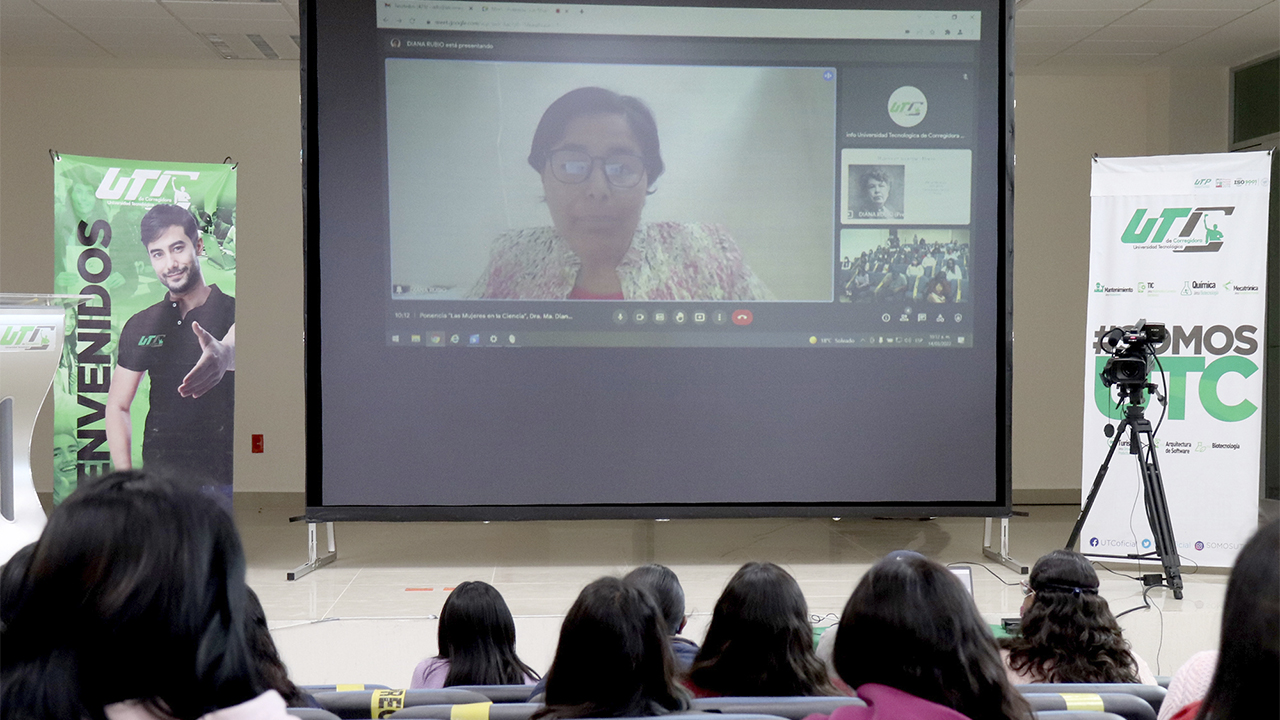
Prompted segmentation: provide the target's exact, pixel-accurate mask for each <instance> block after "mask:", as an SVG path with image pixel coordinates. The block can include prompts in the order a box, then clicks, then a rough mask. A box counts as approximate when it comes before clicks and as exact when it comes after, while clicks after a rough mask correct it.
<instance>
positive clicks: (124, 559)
mask: <svg viewBox="0 0 1280 720" xmlns="http://www.w3.org/2000/svg"><path fill="white" fill-rule="evenodd" d="M8 574H9V568H8V567H6V568H5V575H6V576H8ZM244 577H245V560H244V553H243V551H242V549H241V545H240V538H239V536H238V535H237V534H236V530H235V527H234V526H233V525H232V521H231V516H230V515H229V514H228V513H226V512H225V511H224V510H222V509H221V508H220V507H219V506H218V504H217V503H216V502H215V501H214V500H213V499H212V498H211V497H209V496H207V495H204V494H202V493H200V492H198V491H196V490H194V489H188V488H185V487H180V486H178V485H176V484H173V483H170V482H167V481H164V480H161V479H158V478H155V477H152V476H148V475H146V474H143V473H140V472H117V473H113V474H111V475H108V476H106V477H103V478H101V479H99V480H97V481H95V482H94V483H92V484H90V485H88V486H86V487H81V488H80V489H78V490H77V491H76V492H75V493H73V494H72V495H71V496H70V497H69V498H68V499H67V501H66V502H64V503H62V504H61V505H59V506H58V507H57V508H55V509H54V511H53V513H52V514H51V515H50V517H49V524H48V525H47V526H46V527H45V529H44V532H43V533H42V534H41V536H40V539H39V540H38V541H37V542H36V543H35V547H34V549H33V551H32V553H31V556H30V560H29V562H28V563H27V566H26V571H25V577H24V580H23V582H22V583H20V585H19V591H18V597H11V596H10V589H9V588H6V590H5V598H4V601H5V606H6V607H5V609H4V616H5V623H4V631H3V643H4V654H3V657H2V658H0V685H2V686H3V687H2V689H0V703H3V706H4V708H5V715H6V717H11V718H23V719H25V718H51V719H52V718H96V719H101V718H104V717H105V718H110V719H111V720H132V719H134V718H138V719H159V718H182V719H183V720H189V719H190V720H194V718H199V717H201V716H203V715H206V714H209V713H212V712H214V711H219V710H220V711H221V712H220V713H219V714H218V717H219V718H228V719H233V718H235V719H238V718H279V719H280V720H287V718H289V715H288V713H287V712H286V710H285V701H284V700H283V699H282V698H281V697H280V694H279V693H278V692H276V691H275V690H274V689H271V687H270V685H269V684H268V683H267V682H266V681H264V679H263V677H262V672H261V669H260V668H259V667H258V666H257V664H256V662H255V659H254V650H253V647H252V646H251V644H250V641H249V638H248V637H247V626H248V622H247V614H248V612H249V600H248V594H247V588H246V585H245V580H244ZM6 579H7V578H6ZM11 603H12V604H11Z"/></svg>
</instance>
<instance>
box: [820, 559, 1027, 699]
mask: <svg viewBox="0 0 1280 720" xmlns="http://www.w3.org/2000/svg"><path fill="white" fill-rule="evenodd" d="M839 627H840V629H839V634H837V635H836V646H835V651H834V653H833V655H832V660H833V664H834V665H835V668H836V672H837V673H838V674H839V675H840V678H841V679H842V680H844V681H845V682H846V683H848V684H849V685H850V687H853V688H855V689H856V688H857V687H858V686H860V685H865V684H866V683H878V684H881V685H887V686H889V687H892V688H896V689H898V690H901V691H903V692H906V693H910V694H911V695H914V696H916V697H918V698H923V699H925V700H929V701H931V702H935V703H938V704H939V705H945V706H947V707H949V708H952V709H954V710H956V711H957V712H960V713H962V714H964V715H966V716H968V717H971V718H984V720H993V719H995V718H1003V719H1004V720H1031V717H1032V715H1031V708H1030V707H1029V706H1028V705H1027V701H1026V700H1024V699H1023V698H1022V696H1021V695H1020V694H1019V693H1018V691H1017V690H1016V689H1015V688H1014V687H1013V686H1012V685H1011V684H1010V683H1009V678H1008V676H1007V675H1006V674H1005V669H1004V664H1003V663H1002V662H1001V661H1000V653H999V650H998V649H997V648H996V643H995V639H994V638H993V637H992V636H991V630H990V629H989V628H988V627H987V626H986V624H985V623H984V622H983V621H982V616H981V615H979V614H978V608H977V606H975V605H974V604H973V599H972V598H971V597H969V594H968V592H966V591H965V589H964V586H962V585H961V584H960V581H959V580H958V579H956V576H955V575H953V574H952V573H951V571H950V570H947V569H946V568H945V567H943V566H941V565H939V564H938V563H935V562H933V561H931V560H927V559H925V558H923V557H911V556H898V557H889V558H885V559H884V560H881V561H880V562H878V563H876V564H875V565H873V566H872V567H871V569H870V570H869V571H867V574H866V575H864V576H862V580H861V581H860V582H859V583H858V586H857V587H856V588H855V589H854V591H853V595H852V596H850V597H849V602H848V604H846V605H845V606H844V614H843V615H842V616H841V618H840V626H839Z"/></svg>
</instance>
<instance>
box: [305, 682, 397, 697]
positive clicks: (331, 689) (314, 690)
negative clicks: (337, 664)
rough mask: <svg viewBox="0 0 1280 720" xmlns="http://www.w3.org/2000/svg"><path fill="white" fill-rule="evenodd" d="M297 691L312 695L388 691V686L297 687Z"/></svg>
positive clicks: (364, 684) (357, 684) (361, 684)
mask: <svg viewBox="0 0 1280 720" xmlns="http://www.w3.org/2000/svg"><path fill="white" fill-rule="evenodd" d="M298 688H299V689H301V690H304V691H306V692H308V693H311V694H312V695H315V694H316V693H322V692H339V688H341V690H342V691H344V692H345V691H347V690H390V689H391V686H390V685H372V684H369V683H344V684H342V685H299V686H298Z"/></svg>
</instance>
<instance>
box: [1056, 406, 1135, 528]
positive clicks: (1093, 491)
mask: <svg viewBox="0 0 1280 720" xmlns="http://www.w3.org/2000/svg"><path fill="white" fill-rule="evenodd" d="M1128 427H1129V418H1127V417H1126V418H1125V419H1123V420H1121V421H1120V426H1119V427H1117V428H1116V434H1115V437H1113V438H1112V439H1111V448H1110V449H1108V450H1107V456H1106V457H1105V458H1103V459H1102V466H1101V467H1099V468H1098V474H1097V475H1096V476H1095V477H1094V478H1093V487H1091V488H1089V497H1088V499H1086V500H1085V503H1084V508H1082V509H1081V510H1080V517H1078V518H1076V524H1075V527H1073V528H1071V537H1069V538H1067V546H1066V549H1067V550H1075V549H1076V541H1077V540H1079V539H1080V531H1081V530H1082V529H1083V528H1084V521H1085V518H1087V517H1089V511H1090V510H1092V509H1093V501H1094V500H1096V499H1097V498H1098V491H1099V490H1101V489H1102V479H1103V478H1105V477H1106V476H1107V468H1108V467H1109V466H1110V465H1111V456H1112V455H1115V454H1116V447H1117V446H1118V445H1119V444H1120V438H1122V437H1124V432H1125V430H1126V429H1127V428H1128Z"/></svg>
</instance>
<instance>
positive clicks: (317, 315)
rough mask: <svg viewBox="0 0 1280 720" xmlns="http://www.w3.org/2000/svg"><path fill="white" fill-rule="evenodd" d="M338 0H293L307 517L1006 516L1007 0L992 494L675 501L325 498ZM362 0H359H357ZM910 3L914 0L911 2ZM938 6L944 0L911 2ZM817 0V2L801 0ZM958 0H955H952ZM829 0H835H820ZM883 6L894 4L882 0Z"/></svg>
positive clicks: (1001, 1)
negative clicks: (325, 292)
mask: <svg viewBox="0 0 1280 720" xmlns="http://www.w3.org/2000/svg"><path fill="white" fill-rule="evenodd" d="M346 1H347V0H302V2H300V4H299V13H300V18H301V23H300V24H301V27H302V33H301V43H300V44H301V61H300V70H301V88H302V93H301V94H302V97H301V120H302V148H303V149H302V155H301V165H302V177H303V230H304V232H303V234H304V243H303V244H304V247H303V260H304V348H305V349H304V355H305V369H304V384H305V421H306V428H307V432H306V445H305V448H306V449H305V457H306V511H305V515H304V516H303V517H304V518H305V519H306V520H307V521H309V522H333V521H393V522H418V521H459V522H465V521H488V520H508V521H516V520H522V521H523V520H560V519H675V518H763V517H858V516H875V517H931V516H969V517H1008V516H1010V515H1011V514H1012V451H1011V435H1012V372H1013V342H1012V327H1013V323H1012V318H1013V241H1012V229H1013V83H1014V75H1013V28H1014V19H1013V13H1014V3H1013V0H994V1H995V2H997V4H998V6H999V13H1000V17H999V20H998V22H997V24H998V25H999V26H1000V28H1001V33H1002V37H1001V40H1000V42H999V43H998V48H999V55H1000V57H999V74H1000V77H1001V80H1002V81H1001V82H1000V84H999V89H998V97H999V100H998V108H999V121H998V124H999V128H1000V132H1001V137H1000V140H999V142H998V148H999V151H998V159H997V166H998V175H999V178H998V179H999V184H1000V189H999V190H998V191H997V193H996V205H997V214H996V230H997V241H998V251H997V262H998V267H997V269H996V272H995V281H996V284H997V287H996V289H995V297H996V299H997V310H996V314H995V340H996V343H997V347H996V352H995V357H996V360H997V368H996V373H997V377H998V378H999V381H998V382H997V383H996V388H995V390H996V392H995V396H994V397H993V398H992V401H993V402H992V407H991V410H992V412H993V413H994V414H995V417H996V418H998V420H997V425H998V432H997V433H996V438H995V439H996V443H995V444H996V455H997V457H996V462H995V463H993V465H994V468H995V470H996V472H997V475H998V477H997V478H996V498H995V501H994V502H991V503H986V502H952V503H902V502H885V503H878V502H869V503H853V504H850V503H786V502H777V503H744V504H738V503H687V504H685V503H682V504H631V503H617V504H600V503H594V504H544V505H529V504H520V505H501V504H493V505H401V506H393V505H337V504H326V503H325V501H324V491H323V478H322V469H323V459H324V447H323V441H322V437H321V432H320V428H321V427H322V422H323V419H324V411H323V407H322V402H321V387H322V381H323V368H322V364H321V357H322V356H321V350H322V347H323V345H322V343H323V342H324V335H323V327H322V318H321V303H320V295H321V283H320V273H321V267H320V253H319V237H320V233H321V232H322V228H321V217H320V208H319V202H318V195H319V192H320V190H319V189H320V183H321V173H320V163H319V161H318V158H319V152H320V148H319V140H318V135H317V133H316V132H313V131H312V129H313V128H316V127H317V126H318V120H317V106H316V98H317V97H318V79H317V76H316V73H315V72H313V70H314V69H315V68H316V67H318V63H317V56H316V52H317V46H318V43H317V42H316V37H317V36H316V13H315V12H314V11H313V9H312V5H313V4H315V3H317V2H318V3H320V4H336V3H339V2H346ZM364 1H366V2H367V1H368V0H364ZM592 4H604V5H681V6H684V5H698V4H704V5H716V6H720V5H718V4H714V3H708V2H704V3H698V2H688V3H670V2H661V0H659V1H658V2H653V1H651V2H643V1H641V2H635V1H634V0H633V1H630V2H628V1H627V0H610V1H608V2H602V3H601V2H597V3H592ZM911 4H912V5H913V6H914V5H916V4H917V3H911ZM919 4H920V5H928V6H929V7H931V8H935V9H937V8H941V7H943V6H944V4H945V0H937V1H936V2H932V3H919ZM771 5H776V3H768V2H752V1H751V0H745V1H743V2H736V3H731V4H728V5H724V6H733V7H767V6H771ZM810 5H811V6H814V7H816V6H818V5H820V3H819V2H813V3H810ZM952 5H956V6H959V5H961V3H952ZM828 6H829V7H840V6H841V4H840V3H830V4H829V5H828ZM885 7H900V6H899V5H885Z"/></svg>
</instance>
